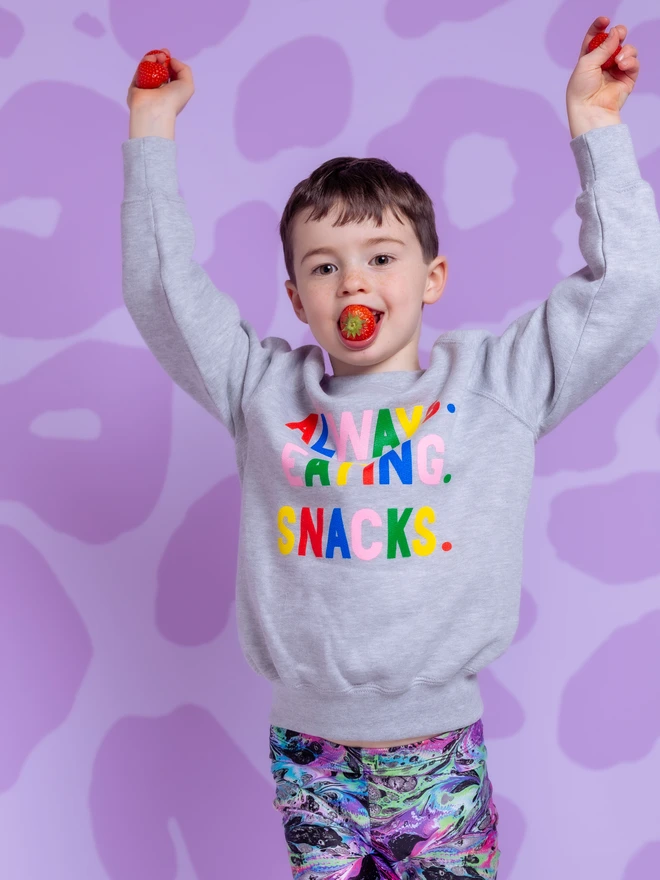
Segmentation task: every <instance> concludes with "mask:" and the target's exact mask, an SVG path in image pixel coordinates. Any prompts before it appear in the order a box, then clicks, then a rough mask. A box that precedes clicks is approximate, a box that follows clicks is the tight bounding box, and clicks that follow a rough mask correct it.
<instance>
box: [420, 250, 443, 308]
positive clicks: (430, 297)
mask: <svg viewBox="0 0 660 880" xmlns="http://www.w3.org/2000/svg"><path fill="white" fill-rule="evenodd" d="M446 283H447V257H442V256H440V257H436V258H435V260H433V262H432V263H430V264H429V268H428V278H427V280H426V290H425V291H424V296H423V297H422V302H425V303H429V304H430V303H434V302H437V301H438V300H439V299H440V297H441V296H442V292H443V290H444V289H445V284H446Z"/></svg>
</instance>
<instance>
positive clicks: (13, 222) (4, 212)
mask: <svg viewBox="0 0 660 880" xmlns="http://www.w3.org/2000/svg"><path fill="white" fill-rule="evenodd" d="M61 213H62V207H61V205H60V204H59V203H58V202H56V201H55V199H30V198H18V199H14V200H13V201H12V202H6V203H5V204H4V205H0V226H3V227H5V228H6V229H16V230H20V231H21V232H29V233H30V234H31V235H36V236H38V237H39V238H49V237H50V236H51V235H53V233H54V232H55V230H56V229H57V224H58V221H59V219H60V214H61Z"/></svg>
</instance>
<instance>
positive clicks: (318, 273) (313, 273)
mask: <svg viewBox="0 0 660 880" xmlns="http://www.w3.org/2000/svg"><path fill="white" fill-rule="evenodd" d="M326 266H332V263H323V264H322V265H321V266H317V267H316V269H314V271H313V272H312V275H330V274H332V273H330V272H319V269H325V268H326Z"/></svg>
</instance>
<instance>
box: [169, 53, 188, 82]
mask: <svg viewBox="0 0 660 880" xmlns="http://www.w3.org/2000/svg"><path fill="white" fill-rule="evenodd" d="M170 67H171V68H172V70H173V71H174V73H175V77H174V78H175V79H177V80H180V81H183V82H189V83H192V71H191V69H190V67H188V65H187V64H184V63H183V61H179V59H178V58H174V57H170Z"/></svg>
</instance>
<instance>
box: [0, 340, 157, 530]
mask: <svg viewBox="0 0 660 880" xmlns="http://www.w3.org/2000/svg"><path fill="white" fill-rule="evenodd" d="M172 387H173V386H172V382H171V380H170V379H169V377H168V376H167V374H166V373H165V372H164V371H163V369H162V367H161V366H160V364H159V363H158V362H157V361H156V359H155V358H154V357H153V355H152V354H151V353H150V352H148V351H146V350H143V349H137V348H131V347H128V346H122V345H115V344H113V343H106V342H91V341H90V342H80V343H78V344H76V345H73V346H71V347H70V348H67V349H64V351H62V352H60V353H59V354H57V355H54V356H53V357H52V358H51V359H50V360H48V361H45V362H44V363H42V364H40V365H39V366H37V367H36V368H35V369H34V370H33V371H32V372H31V373H28V375H26V376H24V377H23V378H21V379H19V380H17V381H15V382H11V383H9V384H7V385H0V412H2V413H3V431H2V439H1V440H0V444H1V448H0V452H1V454H2V456H3V462H4V465H5V466H4V467H2V468H0V499H7V500H10V501H19V502H22V503H23V504H27V505H28V506H29V507H31V508H32V510H34V512H35V513H36V514H37V515H38V516H39V517H41V518H42V519H43V520H44V521H45V522H47V523H48V525H50V526H51V527H52V528H54V529H57V530H58V531H61V532H66V533H67V534H69V535H73V536H74V537H76V538H78V539H79V540H81V541H88V542H89V543H91V544H98V543H103V542H105V541H111V540H113V539H114V538H116V537H117V536H118V535H120V534H122V533H123V532H127V531H130V530H131V529H134V528H136V527H137V526H138V525H140V524H141V523H142V522H144V520H145V519H146V518H147V517H148V516H149V514H150V513H151V512H152V510H153V508H154V506H155V504H156V501H157V500H158V497H159V496H160V493H161V490H162V487H163V482H164V480H165V473H166V470H167V461H168V458H169V450H170V433H171V419H172V414H171V410H172ZM76 409H90V410H92V411H93V412H94V413H96V414H97V416H98V418H99V419H100V422H101V432H100V435H99V436H98V438H96V439H89V438H85V439H71V438H55V439H52V438H44V437H40V436H37V435H36V434H34V433H32V432H31V431H30V425H32V423H33V422H34V419H35V418H38V417H39V416H40V415H41V414H42V413H44V412H47V411H51V410H52V411H58V410H76Z"/></svg>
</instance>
